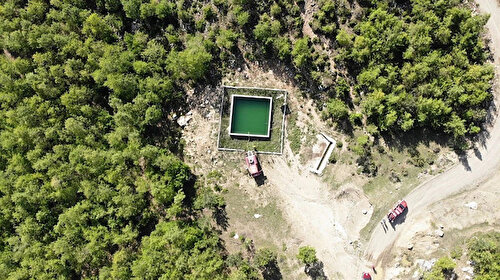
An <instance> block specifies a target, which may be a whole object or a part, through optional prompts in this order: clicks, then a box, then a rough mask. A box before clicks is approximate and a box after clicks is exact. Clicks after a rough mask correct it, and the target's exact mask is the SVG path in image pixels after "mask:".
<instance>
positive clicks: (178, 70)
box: [167, 36, 212, 80]
mask: <svg viewBox="0 0 500 280" xmlns="http://www.w3.org/2000/svg"><path fill="white" fill-rule="evenodd" d="M202 41H203V39H202V38H201V37H198V36H197V37H193V38H191V39H190V40H189V41H188V42H187V46H186V49H185V50H183V51H180V52H177V51H172V52H170V53H169V55H168V57H167V65H168V69H169V70H170V72H171V73H172V76H174V77H176V78H179V79H184V80H199V79H201V78H202V77H203V76H204V75H205V73H206V71H207V69H208V66H209V64H210V62H211V60H212V55H211V54H210V53H208V52H207V50H206V49H205V47H204V45H203V44H202Z"/></svg>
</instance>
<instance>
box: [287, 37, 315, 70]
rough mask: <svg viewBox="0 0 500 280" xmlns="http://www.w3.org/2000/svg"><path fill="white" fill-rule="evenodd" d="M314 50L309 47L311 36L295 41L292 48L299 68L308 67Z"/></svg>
mask: <svg viewBox="0 0 500 280" xmlns="http://www.w3.org/2000/svg"><path fill="white" fill-rule="evenodd" d="M311 53H312V50H311V48H310V47H309V37H304V38H301V39H298V40H297V41H295V43H294V45H293V49H292V57H293V64H294V65H295V66H296V67H297V68H299V69H300V68H306V67H307V66H308V65H309V63H310V62H311V59H312V55H311Z"/></svg>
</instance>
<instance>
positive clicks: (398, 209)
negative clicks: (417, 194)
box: [387, 200, 408, 223]
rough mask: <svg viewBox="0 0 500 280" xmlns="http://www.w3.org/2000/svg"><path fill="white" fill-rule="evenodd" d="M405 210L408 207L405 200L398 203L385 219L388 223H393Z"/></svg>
mask: <svg viewBox="0 0 500 280" xmlns="http://www.w3.org/2000/svg"><path fill="white" fill-rule="evenodd" d="M406 208H408V205H407V204H406V201H405V200H400V201H398V204H397V205H396V207H394V209H392V211H391V212H389V214H387V219H388V220H389V222H390V223H392V222H394V220H396V218H397V217H398V216H399V215H401V214H402V213H403V212H404V211H405V210H406Z"/></svg>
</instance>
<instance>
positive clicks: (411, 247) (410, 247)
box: [407, 243, 413, 251]
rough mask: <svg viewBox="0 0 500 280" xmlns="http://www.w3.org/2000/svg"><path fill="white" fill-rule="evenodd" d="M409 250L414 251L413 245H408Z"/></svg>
mask: <svg viewBox="0 0 500 280" xmlns="http://www.w3.org/2000/svg"><path fill="white" fill-rule="evenodd" d="M407 248H408V250H410V251H411V250H413V243H408V247H407Z"/></svg>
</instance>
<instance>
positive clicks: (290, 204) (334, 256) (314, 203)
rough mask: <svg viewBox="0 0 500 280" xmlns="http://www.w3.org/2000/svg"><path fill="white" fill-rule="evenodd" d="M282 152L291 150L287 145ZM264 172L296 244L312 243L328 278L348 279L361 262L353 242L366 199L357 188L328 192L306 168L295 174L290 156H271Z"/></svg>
mask: <svg viewBox="0 0 500 280" xmlns="http://www.w3.org/2000/svg"><path fill="white" fill-rule="evenodd" d="M287 148H288V149H287V151H286V154H288V155H290V154H291V151H290V150H289V147H287ZM273 161H274V163H273V164H270V166H266V169H265V175H266V177H267V180H268V182H269V184H270V185H271V186H270V188H272V190H273V191H275V192H276V195H277V197H278V198H279V200H281V201H280V203H279V204H280V205H281V206H282V209H283V212H284V213H285V216H286V218H287V220H288V221H289V224H290V225H291V226H292V231H293V237H294V238H296V239H298V240H299V241H300V243H301V244H300V246H306V245H308V246H313V247H314V248H315V249H316V250H317V256H318V258H319V260H320V261H322V262H323V264H324V269H323V270H324V272H325V274H326V275H327V276H328V277H329V279H338V278H339V276H340V275H342V277H343V279H351V278H350V277H351V276H352V275H356V274H357V272H356V271H355V270H356V267H357V266H358V265H360V264H361V263H362V262H361V261H360V260H359V255H361V254H362V252H361V251H360V250H359V249H356V248H355V246H356V244H355V243H352V244H350V241H354V240H356V239H357V237H358V233H359V230H360V229H361V228H363V226H364V225H365V224H366V223H367V222H368V219H369V216H370V215H369V214H367V215H363V213H362V212H363V210H362V209H366V210H370V204H369V202H368V199H367V198H366V197H365V196H364V195H363V193H362V191H361V190H358V189H355V188H353V187H349V186H347V187H345V188H343V189H340V190H337V191H336V192H335V193H333V194H332V191H329V190H328V189H327V188H328V186H327V185H326V184H324V183H323V182H321V179H320V178H318V177H317V176H316V175H313V174H311V173H310V172H309V171H307V170H303V171H302V174H300V173H299V170H298V167H299V166H300V164H299V163H298V162H295V161H294V159H292V158H290V157H289V158H288V162H287V159H286V158H284V157H276V158H274V160H273Z"/></svg>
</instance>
